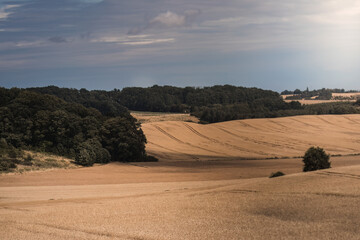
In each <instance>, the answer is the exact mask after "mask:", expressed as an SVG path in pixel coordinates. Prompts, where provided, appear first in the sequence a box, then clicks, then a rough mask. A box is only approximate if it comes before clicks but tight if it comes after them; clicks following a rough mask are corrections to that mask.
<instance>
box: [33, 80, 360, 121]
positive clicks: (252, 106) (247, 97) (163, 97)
mask: <svg viewBox="0 0 360 240" xmlns="http://www.w3.org/2000/svg"><path fill="white" fill-rule="evenodd" d="M29 90H31V91H37V92H41V93H47V94H53V95H56V96H58V97H60V98H62V99H64V100H66V101H71V102H76V103H80V104H82V105H84V106H87V107H94V108H96V109H98V110H99V111H100V112H102V113H103V114H105V115H110V116H116V114H121V113H125V112H126V108H127V109H129V110H133V111H151V112H177V113H191V114H192V115H194V116H196V117H198V118H199V119H200V120H201V121H202V122H203V123H213V122H221V121H229V120H236V119H246V118H267V117H285V116H294V115H305V114H346V113H359V109H358V108H357V107H356V106H355V105H353V104H351V103H333V104H329V105H325V104H320V105H315V106H314V105H312V106H302V105H301V104H300V103H299V102H297V101H292V102H290V103H287V102H285V101H284V100H283V99H282V97H281V96H280V94H279V93H277V92H274V91H270V90H263V89H258V88H245V87H236V86H231V85H223V86H220V85H217V86H212V87H204V88H195V87H185V88H180V87H173V86H158V85H154V86H152V87H148V88H140V87H128V88H124V89H122V90H119V89H114V90H112V91H99V90H96V91H87V90H86V89H80V90H76V89H67V88H58V87H54V86H50V87H44V88H32V89H29ZM335 90H336V89H335ZM335 90H334V91H335ZM338 91H340V92H341V91H342V90H341V89H340V90H338ZM304 92H305V93H306V94H308V96H311V95H313V94H318V95H319V96H322V97H323V98H328V97H329V96H328V93H329V91H328V90H326V89H322V90H314V91H312V92H311V91H308V90H306V91H304ZM330 95H331V93H330Z"/></svg>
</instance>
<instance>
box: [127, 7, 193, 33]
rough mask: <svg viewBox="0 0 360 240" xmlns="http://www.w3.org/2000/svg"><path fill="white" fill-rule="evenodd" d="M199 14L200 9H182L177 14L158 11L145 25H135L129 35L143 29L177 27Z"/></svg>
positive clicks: (186, 23) (184, 24)
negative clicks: (180, 12)
mask: <svg viewBox="0 0 360 240" xmlns="http://www.w3.org/2000/svg"><path fill="white" fill-rule="evenodd" d="M198 14H200V10H197V9H190V10H186V11H184V13H183V14H177V13H174V12H172V11H167V12H164V13H160V14H159V15H157V16H156V17H154V18H152V19H151V20H150V21H149V22H148V23H147V25H146V26H145V27H135V28H132V29H130V30H129V31H128V34H129V35H136V34H139V33H141V32H143V31H144V30H148V29H152V28H179V27H185V26H188V25H190V24H191V23H192V22H193V21H194V19H195V17H196V16H197V15H198Z"/></svg>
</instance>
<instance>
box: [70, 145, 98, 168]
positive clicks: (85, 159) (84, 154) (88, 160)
mask: <svg viewBox="0 0 360 240" xmlns="http://www.w3.org/2000/svg"><path fill="white" fill-rule="evenodd" d="M75 163H76V164H79V165H82V166H86V167H88V166H92V165H93V164H94V163H95V158H94V157H93V156H92V154H89V152H88V151H87V150H86V149H81V150H80V151H78V152H77V153H76V156H75Z"/></svg>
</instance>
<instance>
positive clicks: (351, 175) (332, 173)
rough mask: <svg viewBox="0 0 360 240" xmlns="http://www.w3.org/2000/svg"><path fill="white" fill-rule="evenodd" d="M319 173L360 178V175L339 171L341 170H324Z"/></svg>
mask: <svg viewBox="0 0 360 240" xmlns="http://www.w3.org/2000/svg"><path fill="white" fill-rule="evenodd" d="M317 174H320V175H328V176H337V177H346V178H355V179H360V175H356V174H351V173H339V172H328V171H326V172H325V171H324V172H318V173H317Z"/></svg>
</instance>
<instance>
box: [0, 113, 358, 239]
mask: <svg viewBox="0 0 360 240" xmlns="http://www.w3.org/2000/svg"><path fill="white" fill-rule="evenodd" d="M142 128H143V130H144V132H145V134H146V136H147V139H148V144H147V151H148V152H149V154H153V155H155V156H157V157H159V158H160V161H159V162H152V163H131V164H125V163H111V164H107V165H97V166H94V167H90V168H76V169H58V170H51V171H41V172H27V173H24V174H6V175H1V176H0V220H1V225H0V229H1V233H2V235H1V239H144V240H145V239H359V235H360V229H359V227H358V223H359V220H360V211H359V210H358V206H359V203H360V156H358V155H356V154H357V153H359V152H360V150H359V149H360V140H359V136H360V116H358V115H341V116H298V117H287V118H277V119H252V120H239V121H231V122H224V123H217V124H210V125H199V124H195V123H191V122H181V121H161V122H154V121H152V122H148V123H144V124H143V126H142ZM312 145H315V146H320V147H323V148H324V149H325V150H326V151H327V152H329V153H331V154H341V155H347V156H337V157H332V158H331V161H332V168H331V169H326V170H321V171H315V172H309V173H303V172H302V162H301V158H294V157H296V156H301V155H303V153H304V152H305V150H306V149H307V148H308V147H309V146H312ZM275 171H283V172H284V173H286V176H283V177H278V178H268V176H269V175H270V173H271V172H275Z"/></svg>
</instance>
